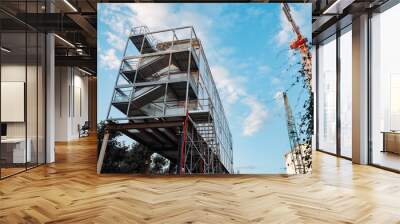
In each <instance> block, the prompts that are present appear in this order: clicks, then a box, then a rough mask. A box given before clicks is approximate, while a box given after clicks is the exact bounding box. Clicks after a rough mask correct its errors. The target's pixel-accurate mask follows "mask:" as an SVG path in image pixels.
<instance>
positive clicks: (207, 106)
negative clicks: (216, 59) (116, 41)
mask: <svg viewBox="0 0 400 224" xmlns="http://www.w3.org/2000/svg"><path fill="white" fill-rule="evenodd" d="M100 91H101V90H100ZM113 131H118V132H121V133H122V134H124V135H126V136H127V137H129V138H131V139H133V140H135V141H136V142H138V143H141V144H143V145H144V146H146V147H148V148H149V149H151V150H152V151H153V152H155V153H157V154H159V155H162V156H163V157H165V158H167V159H168V160H169V161H170V164H171V166H170V167H175V168H174V169H175V172H176V173H178V174H194V173H206V174H215V173H233V149H232V135H231V132H230V130H229V125H228V121H227V119H226V117H225V112H224V108H223V106H222V102H221V99H220V97H219V94H218V91H217V88H216V85H215V82H214V80H213V76H212V74H211V70H210V67H209V65H208V62H207V58H206V56H205V53H204V49H203V47H202V44H201V41H200V40H199V38H198V37H197V35H196V33H195V30H194V29H193V27H179V28H173V29H166V30H159V31H150V30H149V29H148V28H147V27H146V26H141V27H135V28H133V29H132V30H131V32H130V35H129V37H128V40H127V42H126V47H125V51H124V56H123V59H122V62H121V66H120V69H119V72H118V77H117V80H116V82H115V87H114V90H113V94H112V99H111V102H110V105H109V110H108V114H107V120H106V132H107V133H110V132H113ZM107 133H106V135H105V139H104V140H105V141H103V143H104V142H106V140H107V138H108V135H107ZM101 151H102V152H101V154H100V159H101V160H103V158H101V157H104V152H105V151H106V144H103V146H102V149H101ZM101 163H102V162H101ZM101 163H100V167H99V164H98V171H100V172H101Z"/></svg>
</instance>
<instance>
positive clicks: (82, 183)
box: [0, 138, 400, 224]
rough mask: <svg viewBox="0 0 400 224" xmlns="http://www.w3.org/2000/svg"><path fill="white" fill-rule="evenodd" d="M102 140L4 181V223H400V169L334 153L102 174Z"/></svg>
mask: <svg viewBox="0 0 400 224" xmlns="http://www.w3.org/2000/svg"><path fill="white" fill-rule="evenodd" d="M95 144H96V142H95V138H86V139H85V140H82V141H79V142H72V143H70V144H58V145H57V154H56V156H57V163H55V164H51V165H47V166H41V167H39V168H36V169H33V170H29V171H27V172H26V173H22V174H19V175H16V176H13V177H10V178H7V179H5V180H2V181H0V223H45V222H47V223H292V224H293V223H374V224H375V223H385V224H386V223H400V175H399V174H395V173H391V172H388V171H384V170H380V169H378V168H374V167H369V166H358V165H352V164H351V163H350V161H347V160H343V159H337V158H336V157H333V156H330V155H326V154H322V153H316V154H315V155H314V173H313V174H312V175H310V176H292V177H286V176H283V175H282V176H281V175H266V176H254V175H239V176H237V175H236V176H226V177H156V178H155V177H138V176H129V175H111V174H110V175H102V176H97V174H96V166H95V161H96V154H95V150H96V149H95Z"/></svg>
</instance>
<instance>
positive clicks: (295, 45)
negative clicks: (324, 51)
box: [282, 3, 312, 91]
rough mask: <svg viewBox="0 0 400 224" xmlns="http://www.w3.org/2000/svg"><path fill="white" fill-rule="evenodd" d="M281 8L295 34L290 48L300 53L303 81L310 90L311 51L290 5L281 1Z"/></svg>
mask: <svg viewBox="0 0 400 224" xmlns="http://www.w3.org/2000/svg"><path fill="white" fill-rule="evenodd" d="M282 10H283V12H284V13H285V15H286V18H287V19H288V21H289V23H290V24H291V26H292V30H293V32H294V33H295V34H296V36H297V39H296V40H294V41H292V42H291V43H290V48H291V49H294V50H298V51H300V55H301V64H302V66H303V71H304V75H305V77H304V78H305V81H306V85H307V88H308V89H309V90H310V91H311V77H312V75H311V69H312V66H311V53H310V51H309V47H308V43H307V38H305V37H304V36H303V35H302V34H301V32H300V28H299V27H298V26H297V24H296V22H295V21H294V19H293V17H292V14H291V12H290V7H289V5H288V4H287V3H282Z"/></svg>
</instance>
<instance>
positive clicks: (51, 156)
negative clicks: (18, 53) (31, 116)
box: [46, 34, 55, 163]
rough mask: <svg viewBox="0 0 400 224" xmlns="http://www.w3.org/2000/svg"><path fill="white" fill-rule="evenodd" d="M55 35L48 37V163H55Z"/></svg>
mask: <svg viewBox="0 0 400 224" xmlns="http://www.w3.org/2000/svg"><path fill="white" fill-rule="evenodd" d="M54 64H55V61H54V35H53V34H47V35H46V163H53V162H54V161H55V150H54V133H55V73H54Z"/></svg>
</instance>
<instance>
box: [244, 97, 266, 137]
mask: <svg viewBox="0 0 400 224" xmlns="http://www.w3.org/2000/svg"><path fill="white" fill-rule="evenodd" d="M243 103H244V104H246V105H247V106H249V107H250V114H249V115H248V116H247V117H246V118H245V119H244V121H243V126H244V129H243V135H244V136H251V135H253V134H254V133H256V132H257V131H258V130H260V129H261V128H262V126H263V124H264V122H265V120H266V119H267V118H268V112H267V108H266V107H265V106H264V105H263V104H262V103H260V102H259V101H257V100H256V99H254V98H252V97H246V98H245V99H243Z"/></svg>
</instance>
